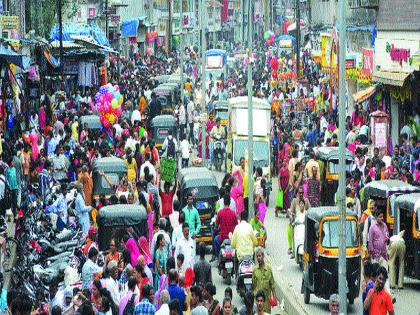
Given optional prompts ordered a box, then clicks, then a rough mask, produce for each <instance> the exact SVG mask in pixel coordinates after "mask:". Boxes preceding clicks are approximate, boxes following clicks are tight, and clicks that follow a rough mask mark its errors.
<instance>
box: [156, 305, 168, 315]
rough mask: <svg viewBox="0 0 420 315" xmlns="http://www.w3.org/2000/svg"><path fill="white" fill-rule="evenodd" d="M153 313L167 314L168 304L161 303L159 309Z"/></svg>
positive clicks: (157, 314)
mask: <svg viewBox="0 0 420 315" xmlns="http://www.w3.org/2000/svg"><path fill="white" fill-rule="evenodd" d="M155 315H169V305H168V304H163V305H161V306H160V309H159V310H158V311H156V313H155Z"/></svg>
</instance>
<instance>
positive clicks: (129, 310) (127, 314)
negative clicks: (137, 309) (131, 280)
mask: <svg viewBox="0 0 420 315" xmlns="http://www.w3.org/2000/svg"><path fill="white" fill-rule="evenodd" d="M135 298H136V295H135V294H134V293H133V294H132V295H131V298H130V300H129V301H128V302H127V305H126V306H125V307H124V311H123V315H134V306H135V305H134V299H135Z"/></svg>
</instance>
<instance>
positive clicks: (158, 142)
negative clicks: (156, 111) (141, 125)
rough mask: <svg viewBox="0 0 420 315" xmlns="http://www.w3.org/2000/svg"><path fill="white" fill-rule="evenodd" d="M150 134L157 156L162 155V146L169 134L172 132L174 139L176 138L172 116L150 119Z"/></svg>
mask: <svg viewBox="0 0 420 315" xmlns="http://www.w3.org/2000/svg"><path fill="white" fill-rule="evenodd" d="M150 132H151V135H152V139H153V141H155V146H156V149H157V150H158V152H159V155H160V156H161V155H162V153H163V152H162V145H163V142H164V141H165V139H166V137H167V136H168V135H169V132H172V136H173V137H174V139H176V137H177V121H176V119H175V117H174V116H172V115H159V116H156V117H154V118H153V119H152V121H151V123H150Z"/></svg>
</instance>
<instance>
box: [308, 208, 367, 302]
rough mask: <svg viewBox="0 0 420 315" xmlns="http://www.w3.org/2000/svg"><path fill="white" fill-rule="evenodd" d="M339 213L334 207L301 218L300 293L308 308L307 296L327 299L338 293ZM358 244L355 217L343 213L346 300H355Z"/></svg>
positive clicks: (313, 211) (359, 241)
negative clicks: (302, 227)
mask: <svg viewBox="0 0 420 315" xmlns="http://www.w3.org/2000/svg"><path fill="white" fill-rule="evenodd" d="M339 226H340V224H339V211H338V209H337V207H317V208H309V209H308V211H307V212H306V215H305V241H304V253H303V280H302V293H303V294H304V302H305V304H309V302H310V296H311V293H313V294H315V296H317V297H320V298H323V299H329V297H330V295H331V294H333V293H337V292H338V251H339V249H338V248H339V238H338V234H339V233H338V232H339ZM361 246H362V243H361V240H360V228H359V224H358V221H357V215H356V214H355V213H353V212H349V211H348V212H347V213H346V265H347V268H346V272H347V286H348V293H347V298H348V299H349V302H350V304H353V302H354V299H355V298H356V297H358V296H359V288H360V269H361V252H362V250H361Z"/></svg>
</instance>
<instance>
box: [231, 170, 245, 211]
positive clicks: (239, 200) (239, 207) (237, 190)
mask: <svg viewBox="0 0 420 315" xmlns="http://www.w3.org/2000/svg"><path fill="white" fill-rule="evenodd" d="M238 176H241V175H240V174H239V171H236V172H234V173H233V179H234V180H233V185H232V189H231V190H230V197H231V198H232V199H233V200H234V201H235V204H236V215H238V216H240V215H241V213H242V211H244V195H243V186H242V185H241V184H240V183H239V180H238Z"/></svg>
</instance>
